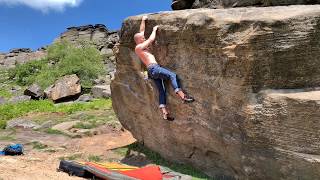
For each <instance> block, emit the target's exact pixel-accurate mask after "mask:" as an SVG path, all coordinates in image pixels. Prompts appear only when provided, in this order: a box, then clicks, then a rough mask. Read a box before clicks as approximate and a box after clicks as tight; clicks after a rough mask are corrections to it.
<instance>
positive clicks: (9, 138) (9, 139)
mask: <svg viewBox="0 0 320 180" xmlns="http://www.w3.org/2000/svg"><path fill="white" fill-rule="evenodd" d="M15 140H16V138H15V137H14V136H10V135H5V136H0V141H15Z"/></svg>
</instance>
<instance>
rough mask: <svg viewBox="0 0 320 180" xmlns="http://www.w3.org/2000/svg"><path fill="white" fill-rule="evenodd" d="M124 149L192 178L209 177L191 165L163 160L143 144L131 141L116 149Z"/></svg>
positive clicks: (203, 179)
mask: <svg viewBox="0 0 320 180" xmlns="http://www.w3.org/2000/svg"><path fill="white" fill-rule="evenodd" d="M125 149H128V151H131V150H133V151H137V152H140V153H143V154H145V155H146V157H147V158H148V159H149V160H151V161H152V162H153V163H154V164H157V165H160V166H164V167H167V168H170V169H172V170H173V171H176V172H180V173H182V174H187V175H190V176H192V179H193V180H207V179H210V177H208V176H206V175H205V174H203V173H202V172H200V171H198V170H197V169H195V168H193V167H191V166H188V165H183V164H178V163H174V162H169V161H167V160H165V159H164V158H162V157H161V156H160V154H158V153H156V152H154V151H151V150H150V149H148V148H147V147H145V146H143V145H142V144H139V143H133V144H131V145H128V146H127V147H125V148H124V149H122V150H119V149H118V150H117V151H120V152H121V153H124V151H125ZM211 179H212V178H211Z"/></svg>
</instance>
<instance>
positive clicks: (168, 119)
mask: <svg viewBox="0 0 320 180" xmlns="http://www.w3.org/2000/svg"><path fill="white" fill-rule="evenodd" d="M163 119H164V120H167V121H173V120H174V117H172V116H170V115H169V114H163Z"/></svg>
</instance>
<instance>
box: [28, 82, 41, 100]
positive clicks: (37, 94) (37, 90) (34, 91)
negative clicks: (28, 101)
mask: <svg viewBox="0 0 320 180" xmlns="http://www.w3.org/2000/svg"><path fill="white" fill-rule="evenodd" d="M23 94H24V95H27V96H31V98H32V99H40V98H42V97H43V95H44V92H43V90H42V89H41V87H40V86H39V85H38V84H32V85H31V86H29V87H28V88H27V89H26V90H25V91H24V93H23Z"/></svg>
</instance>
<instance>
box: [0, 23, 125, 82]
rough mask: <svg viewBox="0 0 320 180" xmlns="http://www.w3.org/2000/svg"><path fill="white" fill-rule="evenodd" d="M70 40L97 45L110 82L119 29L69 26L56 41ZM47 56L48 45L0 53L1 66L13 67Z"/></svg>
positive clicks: (113, 68) (75, 42)
mask: <svg viewBox="0 0 320 180" xmlns="http://www.w3.org/2000/svg"><path fill="white" fill-rule="evenodd" d="M60 41H68V42H71V43H73V44H76V45H81V43H82V42H84V41H85V42H90V43H92V44H93V45H95V46H96V47H97V49H98V50H99V51H100V53H101V55H102V56H103V60H104V64H105V69H106V71H107V73H108V76H106V77H105V78H108V79H107V82H110V81H111V79H110V75H112V74H114V71H115V56H114V55H113V50H112V49H113V48H114V46H115V44H116V43H118V42H119V34H118V32H117V31H110V30H108V29H107V28H106V26H105V25H103V24H96V25H85V26H78V27H69V28H67V31H65V32H64V33H62V34H61V35H60V36H59V37H57V38H56V39H55V40H54V42H60ZM46 56H47V52H46V47H42V48H39V49H38V50H36V51H32V50H31V49H28V48H21V49H12V50H11V51H10V52H9V53H0V68H13V67H15V65H16V64H23V63H26V62H28V61H31V60H37V59H41V58H44V57H46Z"/></svg>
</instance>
